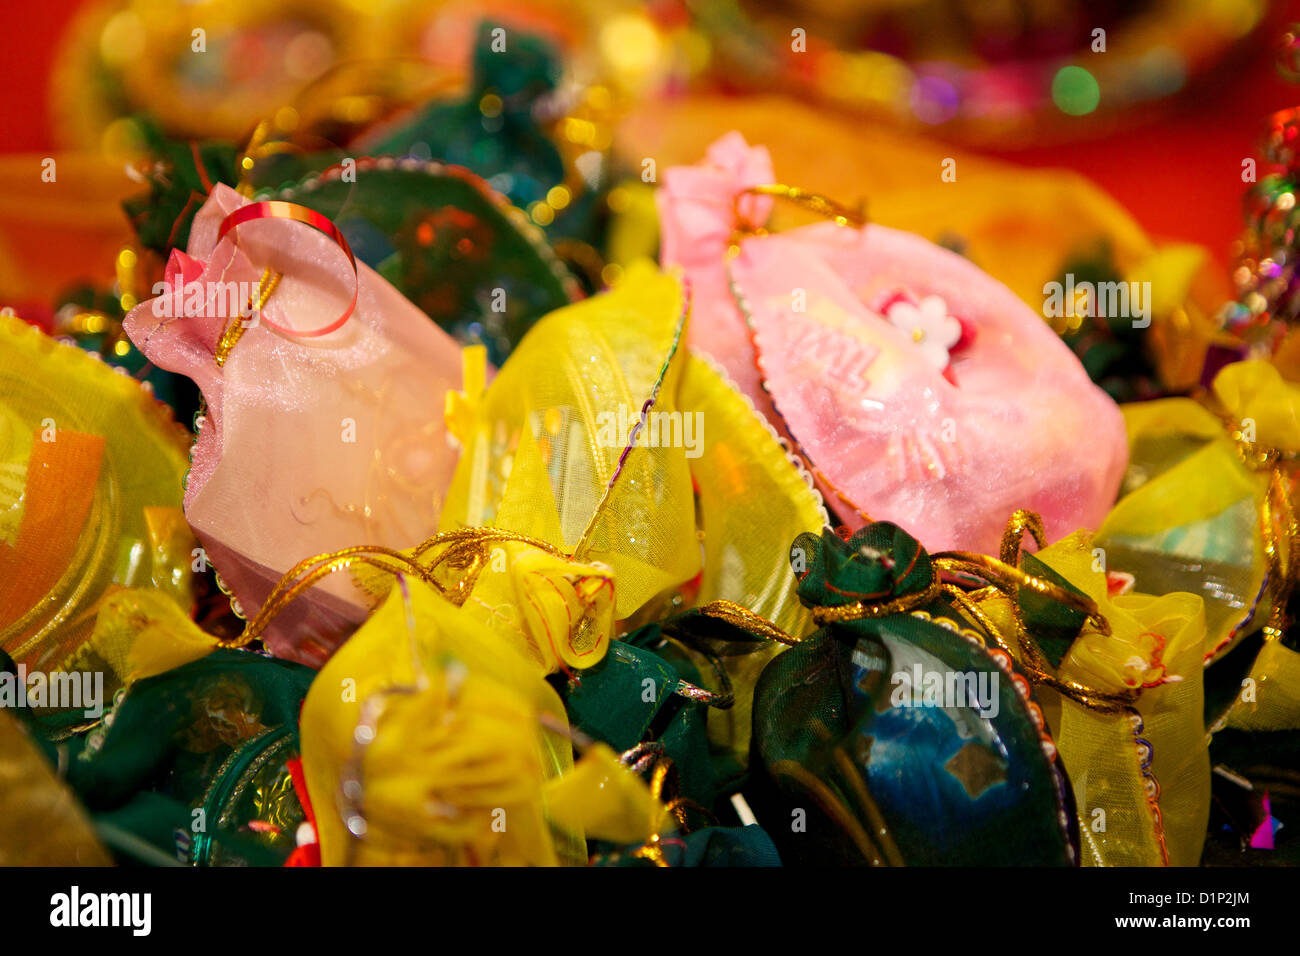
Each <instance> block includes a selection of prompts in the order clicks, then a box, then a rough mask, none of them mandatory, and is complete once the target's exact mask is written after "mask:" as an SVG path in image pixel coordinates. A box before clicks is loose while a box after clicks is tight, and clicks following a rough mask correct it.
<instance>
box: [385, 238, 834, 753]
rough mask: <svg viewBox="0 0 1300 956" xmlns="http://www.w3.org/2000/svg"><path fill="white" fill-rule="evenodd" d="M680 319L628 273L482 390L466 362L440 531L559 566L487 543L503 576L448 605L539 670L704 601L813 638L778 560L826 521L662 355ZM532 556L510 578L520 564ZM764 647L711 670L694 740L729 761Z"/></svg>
mask: <svg viewBox="0 0 1300 956" xmlns="http://www.w3.org/2000/svg"><path fill="white" fill-rule="evenodd" d="M687 308H688V303H687V302H686V298H685V293H684V291H683V289H682V287H681V284H680V283H679V281H678V280H677V279H676V278H674V277H672V276H669V275H663V274H660V273H658V272H656V271H654V270H653V269H652V268H651V267H650V266H649V265H648V264H645V263H641V264H638V265H634V266H633V267H631V268H630V269H629V270H628V272H627V275H626V276H625V278H624V279H623V281H622V282H620V283H619V284H618V285H617V286H616V287H615V288H614V289H613V290H612V291H611V292H609V293H606V294H604V295H600V296H596V297H595V298H593V299H590V300H587V301H586V302H583V303H580V304H578V305H574V306H570V307H568V308H565V309H561V310H559V311H557V312H555V313H552V314H551V315H549V316H548V317H547V318H545V319H544V320H542V322H540V323H539V324H538V326H537V327H536V328H535V329H533V330H532V331H531V332H530V334H529V335H528V336H527V337H526V338H525V339H524V341H523V342H522V343H521V344H520V346H519V348H517V349H516V350H515V352H514V353H513V354H512V355H511V357H510V360H509V361H508V362H507V363H506V365H505V367H504V368H503V369H502V370H501V372H500V373H499V374H498V375H497V377H496V379H495V380H494V381H493V382H492V384H491V386H490V387H486V388H485V390H484V388H483V386H482V385H481V383H483V382H484V381H485V375H484V373H483V370H482V369H483V365H482V363H483V358H482V356H481V355H480V354H477V352H476V351H475V350H467V353H466V372H465V381H466V383H467V388H466V391H465V392H464V393H462V394H459V395H456V396H453V397H452V399H451V400H450V401H449V403H448V413H447V421H448V425H449V428H450V429H451V431H452V433H453V434H455V435H456V436H457V437H458V438H459V440H460V441H461V442H462V444H463V445H464V447H465V451H464V453H463V454H462V456H461V459H460V464H459V466H458V468H457V471H456V474H455V477H454V478H453V482H452V487H451V491H450V492H449V494H448V496H447V502H446V505H445V507H444V510H443V529H444V530H452V529H464V528H470V527H475V526H480V525H481V526H488V527H493V528H497V529H505V530H509V531H511V532H515V533H518V534H522V535H528V536H531V537H534V538H537V539H539V540H541V541H544V542H546V543H548V544H550V545H552V546H554V548H555V549H556V550H557V551H558V552H560V553H562V554H565V555H569V556H571V558H570V561H569V564H568V566H565V564H564V563H563V561H561V560H560V559H559V558H556V557H553V556H546V555H544V554H542V553H541V552H538V551H537V550H536V549H530V547H529V546H528V545H526V544H509V543H507V544H504V545H501V546H500V553H499V555H498V557H499V559H500V560H499V561H497V560H494V561H493V562H492V567H493V568H495V569H496V570H498V571H501V570H507V569H508V573H507V574H504V575H502V574H493V573H487V572H485V573H483V574H481V575H479V577H478V579H477V583H476V585H475V587H474V590H473V593H472V595H471V597H470V598H469V599H468V600H467V601H466V602H465V604H464V607H465V610H466V613H468V614H471V615H474V616H476V617H478V618H480V619H481V620H483V621H484V622H485V623H487V624H488V625H489V626H493V627H502V628H506V629H508V630H511V631H514V632H516V633H517V634H518V635H519V636H520V639H521V643H522V644H523V645H525V646H526V647H527V648H528V649H529V651H530V655H531V656H532V657H534V658H535V659H537V660H538V662H539V663H541V664H542V665H543V666H544V667H545V668H546V669H547V670H552V671H553V670H555V669H557V668H558V667H560V666H564V667H569V668H573V667H584V666H589V665H590V664H591V663H594V662H595V660H598V659H599V657H600V656H603V653H604V647H605V646H606V645H607V643H608V641H607V639H606V636H605V635H606V634H607V632H608V631H610V630H611V629H612V625H613V619H614V618H617V619H618V620H620V621H623V622H624V624H625V626H628V627H630V626H635V625H636V624H638V623H644V622H647V621H653V620H656V619H658V618H659V617H661V616H663V615H664V614H666V613H669V612H671V611H674V610H684V609H685V608H686V607H689V606H691V605H692V604H701V603H706V602H708V601H713V600H720V599H721V600H731V601H735V602H736V603H739V604H742V605H744V606H745V607H747V608H749V609H751V610H753V611H756V612H757V613H759V614H761V615H763V616H764V617H766V618H767V619H769V620H771V621H772V622H774V623H775V624H776V625H777V626H778V627H780V628H781V629H783V630H785V631H786V632H788V633H791V634H795V635H803V634H806V633H808V632H809V631H810V630H812V624H811V619H810V618H809V616H808V613H807V611H806V610H805V609H804V608H803V607H802V605H800V604H799V602H798V600H797V598H796V597H795V594H794V577H793V575H792V574H791V573H790V568H789V560H788V558H789V556H788V549H789V546H790V542H791V541H793V540H794V538H795V537H796V536H798V535H799V534H800V533H802V532H804V531H816V530H818V529H820V528H821V527H823V526H824V525H825V524H826V520H827V519H826V512H825V509H824V507H823V506H822V501H821V497H820V495H819V494H818V493H817V492H816V491H815V490H814V489H813V487H812V482H811V480H810V478H809V477H808V475H807V474H806V473H804V472H803V471H802V469H801V467H800V466H799V465H798V464H796V463H795V459H794V458H793V456H792V455H791V454H790V453H789V450H788V449H787V448H786V447H785V446H784V445H783V444H782V442H781V441H780V440H779V439H778V437H777V436H776V433H775V432H774V431H773V430H772V428H771V427H770V426H769V425H768V424H767V423H766V422H765V420H764V419H763V418H762V417H761V416H759V415H758V413H757V412H756V411H755V410H754V409H753V408H752V407H751V406H750V405H749V403H748V401H747V400H746V399H745V398H744V397H743V396H741V395H740V393H739V392H738V391H737V390H736V389H735V388H734V387H732V385H731V384H730V383H729V382H728V381H727V380H726V378H725V376H724V375H723V374H722V373H721V372H719V371H718V370H717V369H716V368H715V367H714V366H712V365H711V364H710V363H709V362H708V361H707V360H706V359H704V358H702V357H699V356H696V355H694V354H690V353H688V352H687V351H686V350H685V348H684V347H682V346H680V345H679V346H678V347H677V351H675V352H674V351H673V348H674V342H675V341H676V340H678V338H679V337H680V338H681V339H682V340H684V331H685V327H684V325H683V324H682V323H683V310H685V309H687ZM687 321H689V319H687ZM679 333H680V335H679ZM666 361H667V362H668V364H667V367H666V371H665V365H664V363H665V362H666ZM660 376H662V381H661V382H660V384H659V388H658V392H657V399H656V401H655V404H654V405H653V407H652V408H651V409H650V410H649V417H648V419H647V425H646V426H645V427H643V430H642V431H643V432H647V431H649V429H650V426H651V423H653V422H655V421H656V419H655V416H662V417H660V418H658V430H657V432H652V433H651V440H647V441H645V442H644V443H643V442H641V441H638V444H637V445H636V446H635V447H633V448H632V449H631V451H630V452H629V453H628V456H627V459H626V461H625V463H624V465H623V469H622V472H621V474H620V475H619V477H618V479H617V480H616V481H615V480H613V476H614V473H615V471H616V470H617V468H618V460H619V456H620V455H621V454H622V452H623V448H624V446H625V444H626V439H627V433H626V432H624V431H623V429H625V428H629V427H630V426H631V425H634V424H635V423H636V421H637V420H638V418H639V417H640V414H641V410H642V406H643V404H644V403H645V402H646V401H647V399H649V398H650V397H651V396H652V394H654V392H655V383H656V381H658V380H659V378H660ZM655 435H657V436H658V437H657V439H654V436H655ZM643 437H644V435H643ZM611 482H612V484H611ZM607 489H608V491H607ZM530 551H532V554H531V555H530V556H529V557H528V564H527V566H526V567H523V568H521V566H520V564H519V560H518V556H519V555H522V554H528V553H529V552H530ZM362 573H363V574H365V573H368V572H362ZM697 575H698V579H697V580H693V579H696V578H697ZM607 581H608V583H609V584H610V585H611V587H610V588H609V590H606V588H605V586H604V585H605V583H606V582H607ZM611 593H612V595H613V597H614V600H613V605H612V606H609V605H608V603H607V602H608V601H609V595H610V594H611ZM575 598H576V599H575ZM611 612H612V615H613V617H610V613H611ZM579 620H581V621H583V623H584V626H585V627H586V628H587V629H588V631H589V633H588V634H587V635H586V636H583V637H580V638H579V637H577V636H575V637H574V638H573V639H566V638H565V636H564V635H565V630H566V628H565V622H566V621H575V622H576V621H579ZM543 624H544V625H545V626H541V625H543ZM779 649H780V647H779V645H765V646H761V647H760V649H759V650H757V651H756V652H755V653H753V654H748V655H743V656H738V657H733V658H729V659H727V660H726V661H725V664H726V666H727V669H728V672H729V674H730V676H731V678H732V681H733V684H735V685H736V687H737V688H738V690H739V693H738V695H737V700H736V705H735V706H734V707H733V708H731V709H730V710H729V711H726V712H718V713H715V714H714V715H713V716H712V718H711V719H710V733H711V735H712V736H713V738H714V739H715V740H716V741H719V742H722V743H724V744H726V745H728V746H731V747H732V748H733V749H734V750H735V751H736V752H737V753H738V754H742V755H743V754H744V753H745V752H746V751H747V749H748V740H749V730H750V727H749V724H750V706H751V699H750V694H751V691H752V686H753V682H754V680H755V679H756V678H757V676H758V673H759V671H761V669H762V667H763V666H764V664H765V663H766V662H767V661H768V660H769V659H770V658H771V656H772V655H773V654H775V653H776V652H777V651H778V650H779Z"/></svg>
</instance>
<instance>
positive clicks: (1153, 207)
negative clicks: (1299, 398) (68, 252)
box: [0, 0, 1300, 263]
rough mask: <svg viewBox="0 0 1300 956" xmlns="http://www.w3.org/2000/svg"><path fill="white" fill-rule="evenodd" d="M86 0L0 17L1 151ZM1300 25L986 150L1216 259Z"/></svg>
mask: <svg viewBox="0 0 1300 956" xmlns="http://www.w3.org/2000/svg"><path fill="white" fill-rule="evenodd" d="M86 4H87V0H41V2H40V3H35V4H24V5H23V6H22V7H21V8H19V9H11V10H10V11H8V16H7V17H6V21H7V22H6V27H7V30H6V36H5V45H6V47H7V49H6V54H5V66H6V73H7V77H6V85H7V87H8V89H7V91H6V94H5V113H4V125H3V128H4V137H3V142H2V143H0V152H28V153H31V152H36V153H40V152H43V151H47V150H51V149H53V146H54V143H53V132H52V128H51V122H50V115H49V107H48V103H49V79H50V71H51V66H52V64H53V62H54V58H55V51H56V49H57V47H58V43H59V39H60V36H61V34H62V32H63V30H64V29H65V27H66V26H67V25H68V24H69V23H70V22H71V20H72V18H73V17H74V15H75V14H76V13H77V11H78V10H79V9H80V8H81V7H82V6H84V5H86ZM1297 19H1300V0H1285V2H1279V3H1275V4H1274V5H1273V6H1272V9H1271V12H1270V14H1269V21H1268V23H1267V24H1266V25H1265V26H1264V27H1263V28H1261V29H1260V30H1258V31H1257V32H1256V34H1255V35H1254V37H1253V39H1252V41H1251V43H1250V45H1249V48H1243V49H1242V50H1240V51H1238V52H1239V55H1238V57H1237V58H1236V59H1235V61H1234V63H1232V64H1230V65H1229V66H1227V67H1226V68H1225V69H1224V70H1222V71H1219V72H1218V74H1217V75H1216V77H1215V78H1214V81H1213V82H1212V83H1211V84H1206V85H1204V86H1203V87H1202V88H1199V89H1197V90H1196V91H1195V93H1194V94H1193V95H1191V96H1187V97H1184V98H1183V99H1182V101H1181V102H1180V103H1178V104H1177V105H1175V106H1174V107H1173V108H1172V109H1171V110H1169V111H1167V113H1166V114H1164V115H1161V116H1160V117H1159V118H1156V119H1152V120H1151V121H1149V122H1146V123H1144V124H1140V125H1138V126H1135V127H1128V128H1125V129H1124V130H1122V131H1120V132H1118V133H1116V134H1114V135H1111V136H1107V137H1105V138H1102V139H1096V140H1092V141H1088V142H1082V143H1076V144H1071V145H1068V146H1064V147H1060V146H1045V147H1032V148H1027V149H1014V150H987V149H985V150H983V152H985V153H986V154H988V155H994V156H998V157H1000V158H1003V159H1008V160H1011V161H1014V162H1019V163H1023V164H1026V165H1030V166H1062V167H1068V168H1071V169H1075V170H1077V171H1079V172H1081V173H1083V174H1085V175H1087V176H1089V177H1091V178H1092V179H1093V181H1094V182H1096V183H1097V184H1099V185H1100V186H1101V187H1102V188H1104V189H1106V190H1107V191H1109V192H1110V193H1111V195H1113V196H1114V197H1115V198H1116V199H1118V200H1119V201H1120V202H1121V203H1122V204H1123V205H1124V206H1125V207H1126V208H1127V209H1128V210H1129V211H1130V212H1131V213H1132V214H1133V215H1134V217H1135V218H1136V219H1137V220H1138V221H1139V222H1140V223H1141V224H1142V226H1143V227H1144V228H1145V229H1146V230H1147V232H1148V233H1149V234H1151V235H1152V236H1153V237H1154V238H1156V239H1177V240H1184V241H1191V242H1196V243H1200V244H1202V245H1204V246H1206V247H1207V248H1208V249H1209V250H1210V251H1211V252H1212V253H1213V254H1214V255H1215V256H1216V257H1217V258H1218V259H1219V261H1220V262H1224V263H1226V262H1227V261H1228V258H1229V245H1230V243H1231V242H1232V240H1233V239H1235V238H1236V237H1237V234H1238V232H1239V231H1240V229H1241V196H1242V188H1243V187H1242V182H1241V162H1242V160H1243V159H1244V158H1246V157H1249V156H1257V155H1258V141H1259V137H1260V132H1261V130H1262V124H1263V120H1264V117H1265V116H1266V115H1267V114H1268V113H1270V112H1272V111H1274V110H1278V109H1282V108H1284V107H1287V106H1292V105H1297V104H1300V86H1297V85H1294V84H1289V83H1286V82H1284V81H1283V80H1282V79H1281V78H1280V77H1279V76H1278V74H1277V72H1276V70H1275V68H1274V66H1273V57H1272V52H1271V46H1272V44H1273V43H1274V42H1275V41H1276V39H1277V37H1278V36H1279V35H1280V33H1281V31H1282V29H1283V28H1284V27H1285V26H1286V24H1287V23H1289V22H1291V21H1292V20H1297Z"/></svg>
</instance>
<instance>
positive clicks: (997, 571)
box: [930, 551, 1110, 634]
mask: <svg viewBox="0 0 1300 956" xmlns="http://www.w3.org/2000/svg"><path fill="white" fill-rule="evenodd" d="M930 557H931V560H932V561H933V562H934V566H935V568H937V569H938V570H939V571H941V572H947V573H949V574H954V575H965V576H967V577H973V578H978V579H980V580H982V581H987V582H988V583H989V584H991V585H993V586H994V587H996V588H997V589H998V590H1000V591H1002V592H1003V593H1004V594H1011V595H1014V593H1015V589H1016V588H1018V587H1020V588H1029V589H1030V590H1031V591H1036V592H1038V593H1039V594H1041V595H1042V596H1043V597H1045V598H1048V599H1050V600H1053V601H1056V602H1057V603H1059V604H1065V605H1067V606H1069V607H1072V608H1074V609H1075V610H1076V611H1080V612H1081V613H1083V614H1084V615H1086V616H1087V618H1088V620H1089V621H1090V622H1091V623H1092V626H1093V627H1095V628H1096V629H1097V630H1098V631H1100V632H1101V633H1102V634H1110V622H1109V621H1107V620H1106V618H1105V616H1104V615H1103V614H1102V613H1101V611H1099V610H1098V609H1097V605H1096V603H1095V602H1094V601H1093V600H1092V598H1090V597H1088V596H1087V595H1084V594H1080V593H1078V592H1077V591H1070V590H1067V589H1065V588H1063V587H1061V586H1060V585H1058V584H1053V583H1052V582H1051V581H1046V580H1044V579H1043V578H1039V577H1035V576H1034V575H1032V574H1027V573H1026V572H1024V571H1022V570H1020V569H1019V568H1018V567H1015V566H1013V565H1010V564H1007V563H1006V562H1005V561H999V560H998V559H997V558H991V557H989V556H988V555H987V554H975V553H974V552H971V551H940V552H937V553H935V554H933V555H931V556H930Z"/></svg>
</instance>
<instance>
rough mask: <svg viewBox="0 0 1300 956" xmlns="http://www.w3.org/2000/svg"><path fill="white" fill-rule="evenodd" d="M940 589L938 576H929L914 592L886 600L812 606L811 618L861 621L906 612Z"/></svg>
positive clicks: (818, 620)
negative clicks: (927, 582) (923, 587)
mask: <svg viewBox="0 0 1300 956" xmlns="http://www.w3.org/2000/svg"><path fill="white" fill-rule="evenodd" d="M940 591H941V585H940V582H939V576H938V575H937V574H936V575H934V576H933V577H931V578H930V583H929V584H927V585H926V586H925V589H924V590H922V591H917V592H916V593H915V594H904V595H902V596H901V597H896V598H891V599H890V600H888V601H853V602H852V603H850V604H840V605H836V606H834V607H814V608H813V609H812V616H813V620H814V621H816V622H817V623H818V624H821V625H826V624H835V623H839V622H841V621H861V620H863V619H864V618H876V617H888V616H889V615H891V614H907V613H908V612H910V611H912V610H915V609H916V608H919V607H924V606H925V605H927V604H929V603H930V602H931V601H933V600H934V599H935V598H937V597H938V596H939V594H940Z"/></svg>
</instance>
